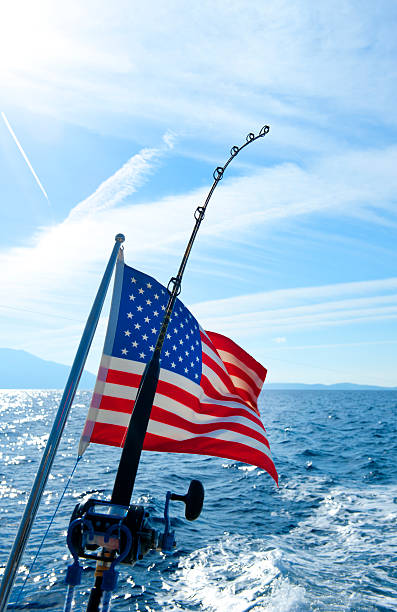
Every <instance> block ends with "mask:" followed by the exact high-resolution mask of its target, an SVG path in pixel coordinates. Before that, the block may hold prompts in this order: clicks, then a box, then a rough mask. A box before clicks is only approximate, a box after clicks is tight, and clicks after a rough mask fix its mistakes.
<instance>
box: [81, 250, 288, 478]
mask: <svg viewBox="0 0 397 612" xmlns="http://www.w3.org/2000/svg"><path fill="white" fill-rule="evenodd" d="M168 297H169V294H168V291H167V289H165V287H163V286H162V285H161V284H160V283H158V282H157V281H156V280H155V279H154V278H152V277H150V276H147V275H146V274H143V273H142V272H138V270H135V269H134V268H131V267H129V266H127V265H126V264H124V262H123V261H119V262H118V263H117V269H116V277H115V285H114V290H113V299H112V306H111V310H110V315H109V323H108V329H107V334H106V339H105V346H104V351H103V355H102V360H101V364H100V367H99V372H98V377H97V381H96V385H95V389H94V394H93V397H92V401H91V405H90V409H89V412H88V416H87V420H86V424H85V427H84V431H83V434H82V437H81V440H80V446H79V455H82V454H83V452H84V450H85V449H86V447H87V446H88V444H89V443H90V442H96V443H98V444H108V445H111V446H119V447H122V446H123V444H124V440H125V437H126V434H127V428H128V424H129V420H130V415H131V413H132V411H133V408H134V401H135V397H136V393H137V390H138V387H139V383H140V379H141V376H142V373H143V371H144V368H145V365H146V363H147V362H148V361H149V360H150V358H151V355H152V354H153V352H154V349H155V346H156V341H157V337H158V334H159V331H160V327H161V323H162V320H163V318H164V314H165V310H166V307H167V303H168ZM160 366H161V367H160V377H159V382H158V385H157V391H156V396H155V399H154V403H153V407H152V411H151V415H150V420H149V425H148V429H147V433H146V436H145V441H144V446H143V449H144V450H151V451H163V452H177V453H178V452H179V453H197V454H202V455H214V456H218V457H225V458H228V459H234V460H237V461H242V462H244V463H250V464H253V465H256V466H258V467H261V468H263V469H265V470H266V471H267V472H269V474H270V475H271V476H272V477H273V478H274V479H275V481H276V482H277V472H276V469H275V466H274V463H273V461H272V458H271V453H270V448H269V443H268V441H267V438H266V432H265V428H264V426H263V424H262V421H261V419H260V415H259V411H258V407H257V399H258V395H259V393H260V390H261V388H262V385H263V382H264V380H265V377H266V369H265V368H264V367H263V366H261V365H260V363H258V362H257V361H256V360H255V359H254V358H253V357H251V356H250V355H249V354H248V353H246V352H245V351H244V350H243V349H242V348H240V347H239V346H238V345H237V344H236V343H235V342H233V340H230V339H229V338H227V337H226V336H223V335H221V334H217V333H214V332H209V331H204V330H203V329H202V328H201V327H200V326H199V324H198V323H197V321H196V319H195V318H194V317H193V315H192V314H191V313H190V312H189V310H188V309H187V308H186V307H185V306H184V305H183V304H182V302H181V301H180V300H179V299H177V300H176V303H175V306H174V309H173V313H172V316H171V320H170V323H169V325H168V329H167V334H166V338H165V341H164V344H163V348H162V352H161V359H160Z"/></svg>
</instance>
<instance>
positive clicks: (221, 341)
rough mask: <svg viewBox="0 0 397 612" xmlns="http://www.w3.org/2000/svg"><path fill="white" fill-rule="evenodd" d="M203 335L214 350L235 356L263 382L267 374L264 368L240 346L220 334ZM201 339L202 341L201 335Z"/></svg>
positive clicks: (209, 333) (208, 333)
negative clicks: (206, 336)
mask: <svg viewBox="0 0 397 612" xmlns="http://www.w3.org/2000/svg"><path fill="white" fill-rule="evenodd" d="M205 333H206V334H207V335H208V337H209V339H210V340H211V342H212V343H213V345H214V346H215V347H216V349H218V350H221V351H227V352H228V353H232V354H233V355H236V357H237V359H239V360H240V361H242V362H244V363H245V364H246V365H247V366H248V367H249V368H250V369H251V370H254V372H256V374H257V375H258V376H259V378H260V379H261V380H262V381H264V380H265V378H266V373H267V370H266V368H264V367H263V365H261V364H260V363H259V362H258V361H256V359H254V358H253V357H252V356H251V355H249V353H247V352H246V351H245V350H244V349H242V348H241V346H239V345H238V344H236V343H235V342H234V341H233V340H231V339H230V338H227V337H226V336H223V335H222V334H218V333H216V332H210V331H206V332H205ZM201 337H202V339H203V334H202V336H201ZM206 343H207V342H206Z"/></svg>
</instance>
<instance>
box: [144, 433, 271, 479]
mask: <svg viewBox="0 0 397 612" xmlns="http://www.w3.org/2000/svg"><path fill="white" fill-rule="evenodd" d="M143 448H144V449H145V450H151V451H159V452H172V453H189V454H191V453H196V454H197V455H214V456H215V457H225V458H226V459H233V460H237V461H242V462H243V463H250V464H252V465H256V466H258V467H260V468H262V469H264V470H266V471H267V472H269V474H270V475H271V476H272V477H273V478H274V480H275V481H276V483H278V476H277V472H276V468H275V467H274V463H273V461H272V460H271V459H270V458H269V457H268V456H267V455H266V454H265V453H261V452H260V451H258V450H256V449H254V448H251V447H249V446H246V445H245V444H239V443H238V442H225V441H223V440H216V439H214V438H210V437H208V438H207V437H200V438H189V439H188V440H183V441H179V440H172V439H171V438H163V437H162V436H157V435H155V434H149V433H147V434H146V437H145V442H144V445H143Z"/></svg>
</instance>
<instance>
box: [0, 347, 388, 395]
mask: <svg viewBox="0 0 397 612" xmlns="http://www.w3.org/2000/svg"><path fill="white" fill-rule="evenodd" d="M69 373H70V367H69V366H65V365H62V364H60V363H55V362H54V361H46V360H44V359H40V357H36V356H35V355H32V354H31V353H27V352H26V351H18V350H15V349H7V348H0V389H63V388H64V387H65V384H66V381H67V379H68V376H69ZM94 385H95V376H94V375H93V374H91V373H90V372H86V371H84V372H83V375H82V377H81V381H80V385H79V388H80V389H93V388H94ZM268 389H269V390H271V389H280V390H281V389H286V390H288V389H290V390H299V389H307V390H314V391H316V390H326V391H330V390H341V391H349V390H357V391H360V390H361V391H365V390H370V389H380V390H382V389H393V390H397V387H377V386H374V385H355V384H353V383H338V384H336V385H320V384H317V385H306V384H304V383H282V382H280V383H268V382H266V383H265V385H264V391H265V392H266V391H267V390H268Z"/></svg>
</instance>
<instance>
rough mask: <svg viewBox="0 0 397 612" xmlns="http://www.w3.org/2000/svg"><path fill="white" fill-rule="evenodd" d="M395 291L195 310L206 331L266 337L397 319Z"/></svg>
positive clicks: (353, 286) (312, 293)
mask: <svg viewBox="0 0 397 612" xmlns="http://www.w3.org/2000/svg"><path fill="white" fill-rule="evenodd" d="M396 289H397V278H389V279H381V280H373V281H364V282H355V283H340V284H334V285H325V286H317V287H300V288H295V289H284V290H280V291H272V292H268V293H259V294H258V293H257V294H250V295H242V296H238V297H234V298H229V299H225V300H214V301H212V302H211V301H210V302H204V303H199V304H193V305H192V306H191V308H192V311H193V312H194V313H195V315H196V316H197V317H198V318H199V320H200V321H201V322H202V324H203V325H205V326H206V327H207V328H208V329H216V330H221V331H223V333H226V334H227V333H232V332H233V331H234V330H239V333H240V334H242V335H252V334H258V333H259V332H261V333H263V334H268V333H273V332H274V331H287V330H291V331H296V330H302V329H320V328H324V327H334V326H343V325H347V324H354V323H366V322H373V321H379V320H387V319H397V293H395V291H396ZM393 292H394V293H393ZM373 294H375V295H373ZM343 296H346V298H345V299H340V298H341V297H343ZM358 296H361V297H358ZM364 296H365V297H364ZM275 341H276V342H277V341H278V342H282V341H283V339H282V337H281V338H278V339H277V338H276V339H275Z"/></svg>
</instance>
